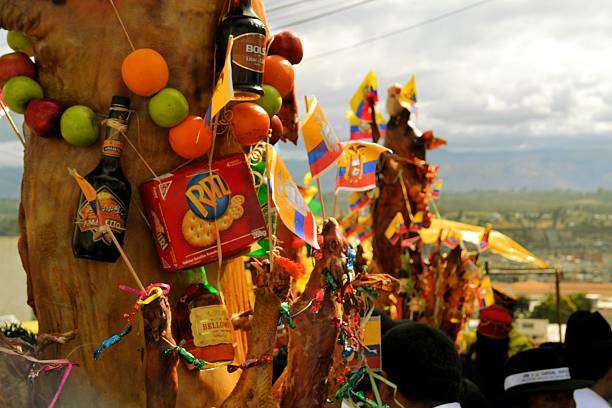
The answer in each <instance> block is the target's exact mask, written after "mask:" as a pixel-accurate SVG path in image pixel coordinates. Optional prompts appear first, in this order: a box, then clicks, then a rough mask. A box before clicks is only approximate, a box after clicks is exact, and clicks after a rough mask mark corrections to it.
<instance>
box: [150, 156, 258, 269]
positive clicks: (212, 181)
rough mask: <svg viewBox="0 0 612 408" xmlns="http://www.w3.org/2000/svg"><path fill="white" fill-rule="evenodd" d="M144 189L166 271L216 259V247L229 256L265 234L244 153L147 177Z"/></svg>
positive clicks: (247, 246) (157, 244)
mask: <svg viewBox="0 0 612 408" xmlns="http://www.w3.org/2000/svg"><path fill="white" fill-rule="evenodd" d="M140 190H141V193H142V199H143V203H144V205H145V209H146V213H147V216H148V218H149V219H150V221H151V224H152V225H154V226H155V228H154V229H155V231H154V232H153V235H154V238H155V243H156V249H157V253H158V255H159V257H160V260H161V263H162V267H163V268H164V269H166V270H176V269H183V268H190V267H193V266H198V265H203V264H206V263H208V262H212V261H214V260H216V259H217V257H218V254H217V250H218V246H220V247H221V251H222V254H223V257H224V259H225V258H226V257H227V256H228V255H230V256H231V255H233V254H237V253H238V252H240V251H243V250H246V249H248V248H249V246H250V245H251V244H252V243H254V242H256V241H257V240H259V239H261V238H263V237H265V236H266V235H267V229H266V226H265V222H264V219H263V215H262V212H261V208H260V206H259V202H258V201H257V195H256V193H255V188H254V186H253V178H252V176H251V173H250V170H249V168H248V166H247V164H246V160H245V157H244V155H243V154H235V155H231V156H227V157H224V158H221V159H218V160H216V161H214V162H213V165H212V166H211V167H210V168H209V166H208V164H207V163H198V164H194V165H191V166H187V167H185V168H183V169H181V170H179V171H178V172H176V173H173V174H166V175H164V176H161V177H160V178H159V179H152V180H150V181H147V182H146V183H144V184H143V185H142V186H141V188H140ZM161 232H163V237H162V238H164V239H163V240H161V241H160V236H161V235H160V233H161ZM217 239H219V240H220V243H218V242H217ZM162 243H163V245H162ZM218 244H220V245H218Z"/></svg>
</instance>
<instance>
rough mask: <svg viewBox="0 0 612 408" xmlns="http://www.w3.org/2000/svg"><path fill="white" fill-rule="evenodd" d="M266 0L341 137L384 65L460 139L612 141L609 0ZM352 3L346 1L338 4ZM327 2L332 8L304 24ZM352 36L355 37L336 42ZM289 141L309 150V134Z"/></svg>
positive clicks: (5, 148)
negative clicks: (349, 112)
mask: <svg viewBox="0 0 612 408" xmlns="http://www.w3.org/2000/svg"><path fill="white" fill-rule="evenodd" d="M266 5H267V8H268V10H269V12H268V23H269V25H270V26H271V28H272V31H273V32H275V31H282V30H284V29H291V30H293V31H295V32H296V33H298V34H299V35H300V36H301V38H302V41H303V43H304V48H305V58H304V61H303V62H302V63H301V64H300V65H299V66H297V68H296V75H297V82H296V88H297V91H298V95H299V101H300V102H301V101H302V100H303V95H304V94H309V95H316V96H317V97H318V99H319V101H320V102H321V104H322V106H323V107H324V109H325V110H326V112H327V114H328V116H329V118H330V120H331V122H332V124H333V127H334V129H335V130H336V132H337V134H338V135H339V136H340V138H341V139H346V138H348V125H347V121H346V119H345V117H344V111H345V110H346V109H347V108H348V100H349V98H350V97H351V95H352V94H353V92H354V91H355V89H356V87H357V86H358V85H359V83H360V82H361V80H362V78H363V76H364V75H365V73H366V72H367V71H369V70H374V71H376V72H377V74H378V80H379V86H380V93H379V94H380V97H381V100H383V101H384V98H385V97H386V89H387V86H388V85H389V84H391V83H393V82H402V83H404V82H406V81H407V80H408V79H409V77H410V75H411V74H416V78H417V87H418V98H419V104H420V116H419V118H418V121H417V124H418V126H419V127H420V128H422V129H430V128H431V129H433V130H434V131H435V132H436V134H438V135H440V136H442V137H445V138H446V139H447V140H448V141H449V146H448V150H449V151H457V152H460V151H463V152H465V151H480V152H482V151H506V150H513V151H521V150H526V151H529V150H532V149H545V148H548V147H552V146H554V147H563V146H567V147H571V146H580V145H581V144H585V143H588V144H590V145H593V144H597V145H599V144H601V145H602V146H607V147H609V148H612V138H611V137H610V134H611V133H612V92H611V91H612V13H610V3H609V0H584V1H582V2H576V1H570V0H488V1H477V0H429V1H423V0H421V1H417V0H365V1H364V0H305V1H298V0H268V1H267V2H266ZM353 6H354V7H353ZM341 8H347V10H345V11H342V12H335V11H337V10H338V9H341ZM322 14H329V15H328V16H327V17H322V18H315V19H312V20H310V21H307V22H305V23H301V24H294V23H295V22H297V21H299V20H304V19H306V20H308V19H309V18H311V17H313V16H315V17H316V16H320V15H322ZM401 30H403V31H401ZM396 31H400V33H399V34H396V35H389V36H386V37H385V38H383V39H380V40H377V41H371V42H369V43H366V44H363V45H360V46H357V47H352V48H347V47H348V46H351V45H353V44H359V43H362V42H363V41H368V40H371V39H372V38H373V37H377V36H384V35H386V34H388V33H393V32H396ZM4 38H5V35H4V33H0V52H2V53H4V52H8V48H7V47H6V43H5V40H4ZM341 48H347V49H345V50H342V51H336V50H338V49H341ZM322 55H323V56H322ZM382 106H384V105H381V107H382ZM300 113H301V114H303V106H301V110H300ZM10 136H11V135H6V134H5V135H0V161H1V162H3V163H5V164H7V163H9V162H11V163H12V162H18V161H19V155H20V148H19V145H18V144H17V142H15V141H14V139H12V138H11V137H10ZM283 151H284V153H285V154H287V155H288V156H295V157H304V150H303V147H301V146H299V147H298V148H283Z"/></svg>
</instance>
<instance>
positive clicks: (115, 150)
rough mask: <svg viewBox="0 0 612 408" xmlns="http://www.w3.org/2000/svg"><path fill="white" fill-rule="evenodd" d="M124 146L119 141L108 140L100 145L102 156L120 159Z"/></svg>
mask: <svg viewBox="0 0 612 408" xmlns="http://www.w3.org/2000/svg"><path fill="white" fill-rule="evenodd" d="M123 147H124V144H123V142H122V141H121V140H117V139H112V138H108V139H106V140H105V141H104V144H102V154H103V155H105V156H110V157H121V154H122V153H123Z"/></svg>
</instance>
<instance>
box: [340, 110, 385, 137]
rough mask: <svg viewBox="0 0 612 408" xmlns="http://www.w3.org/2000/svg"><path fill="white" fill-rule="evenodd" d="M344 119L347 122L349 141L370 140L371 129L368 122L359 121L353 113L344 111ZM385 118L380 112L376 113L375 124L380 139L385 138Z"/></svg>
mask: <svg viewBox="0 0 612 408" xmlns="http://www.w3.org/2000/svg"><path fill="white" fill-rule="evenodd" d="M346 117H347V119H348V120H349V129H350V135H349V136H350V137H349V138H350V139H351V140H372V127H371V123H370V121H367V120H362V119H359V118H358V117H357V116H355V113H353V111H346ZM384 122H385V117H384V116H383V114H382V112H376V124H377V125H378V131H379V132H380V137H381V138H382V137H385V129H386V126H385V123H384Z"/></svg>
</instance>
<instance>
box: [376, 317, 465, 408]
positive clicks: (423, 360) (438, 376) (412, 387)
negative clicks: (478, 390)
mask: <svg viewBox="0 0 612 408" xmlns="http://www.w3.org/2000/svg"><path fill="white" fill-rule="evenodd" d="M382 367H383V371H384V373H385V376H386V377H387V379H388V380H389V381H391V382H392V383H394V384H395V385H396V386H397V390H398V394H399V395H398V400H399V401H400V402H402V404H404V405H405V406H406V407H415V406H419V407H431V406H435V405H438V404H442V403H448V402H455V401H457V399H458V397H459V394H460V391H461V385H462V384H461V362H460V360H459V354H458V353H457V350H456V349H455V346H454V345H453V343H452V342H451V340H450V339H449V338H448V337H447V336H446V335H445V334H444V333H442V332H441V331H440V330H438V329H435V328H433V327H431V326H428V325H426V324H422V323H415V322H406V323H402V324H398V325H396V326H394V327H393V328H391V329H390V330H389V331H388V332H387V333H386V334H385V335H384V336H383V338H382ZM381 393H383V394H384V399H385V402H387V403H388V404H389V405H390V406H394V405H393V391H392V390H391V389H390V388H389V387H387V386H386V385H384V384H383V385H382V386H381Z"/></svg>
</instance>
